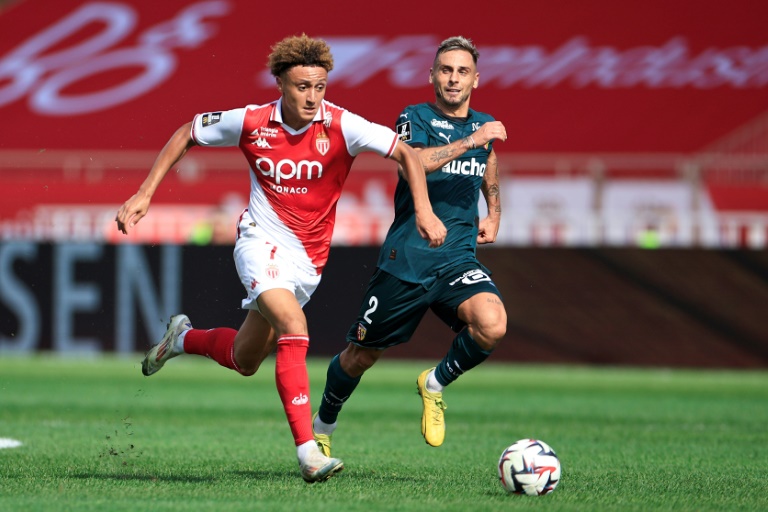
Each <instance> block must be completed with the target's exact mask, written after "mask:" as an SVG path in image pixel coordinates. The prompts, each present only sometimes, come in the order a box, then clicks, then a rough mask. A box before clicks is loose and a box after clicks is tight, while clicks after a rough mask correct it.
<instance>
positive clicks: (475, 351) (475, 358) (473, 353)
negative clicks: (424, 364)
mask: <svg viewBox="0 0 768 512" xmlns="http://www.w3.org/2000/svg"><path fill="white" fill-rule="evenodd" d="M491 352H492V351H487V350H483V349H482V348H480V345H478V344H477V342H476V341H475V340H474V339H473V338H472V336H471V335H470V334H469V329H464V330H463V331H461V332H460V333H459V334H457V335H456V337H455V338H453V343H452V344H451V348H450V349H449V350H448V353H447V354H446V355H445V357H444V358H443V360H442V361H440V364H438V365H437V367H436V368H435V378H436V379H437V382H439V383H440V384H442V385H443V386H447V385H448V384H450V383H451V382H453V381H455V380H456V379H458V378H459V377H460V376H461V374H462V373H464V372H466V371H469V370H471V369H472V368H474V367H475V366H477V365H479V364H480V363H482V362H483V361H485V360H486V359H487V358H488V356H489V355H491Z"/></svg>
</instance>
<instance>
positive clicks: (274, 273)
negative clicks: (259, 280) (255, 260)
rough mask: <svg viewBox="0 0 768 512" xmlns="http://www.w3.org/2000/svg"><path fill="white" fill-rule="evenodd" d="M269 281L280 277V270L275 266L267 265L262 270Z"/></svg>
mask: <svg viewBox="0 0 768 512" xmlns="http://www.w3.org/2000/svg"><path fill="white" fill-rule="evenodd" d="M264 272H266V274H267V276H268V277H269V278H270V279H277V278H278V277H279V276H280V269H279V268H278V266H277V265H273V264H271V263H270V264H269V265H267V268H266V269H265V270H264Z"/></svg>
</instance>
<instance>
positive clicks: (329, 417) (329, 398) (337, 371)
mask: <svg viewBox="0 0 768 512" xmlns="http://www.w3.org/2000/svg"><path fill="white" fill-rule="evenodd" d="M361 378H362V376H361V377H355V378H353V377H350V376H349V375H347V372H345V371H344V369H343V368H342V367H341V362H340V361H339V356H338V354H337V355H336V356H334V358H333V359H331V363H330V364H329V365H328V373H327V374H326V378H325V389H324V390H323V398H322V401H321V402H320V410H319V411H318V416H319V417H320V421H322V422H323V423H329V424H330V423H335V422H336V417H337V416H338V415H339V412H341V408H342V407H343V406H344V402H346V401H347V398H349V397H350V395H352V392H353V391H354V390H355V388H356V387H357V384H358V383H359V382H360V379H361Z"/></svg>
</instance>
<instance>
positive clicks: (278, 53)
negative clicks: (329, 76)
mask: <svg viewBox="0 0 768 512" xmlns="http://www.w3.org/2000/svg"><path fill="white" fill-rule="evenodd" d="M293 66H320V67H321V68H323V69H325V70H326V71H330V70H332V69H333V55H331V48H330V47H329V46H328V43H326V42H325V41H323V40H322V39H314V38H312V37H309V36H308V35H307V34H301V35H300V36H291V37H286V38H285V39H283V40H282V41H279V42H277V43H275V45H274V46H272V53H270V54H269V59H268V60H267V67H269V70H270V71H271V72H272V74H273V75H274V76H280V75H282V74H283V73H284V72H286V71H288V70H289V69H291V68H292V67H293Z"/></svg>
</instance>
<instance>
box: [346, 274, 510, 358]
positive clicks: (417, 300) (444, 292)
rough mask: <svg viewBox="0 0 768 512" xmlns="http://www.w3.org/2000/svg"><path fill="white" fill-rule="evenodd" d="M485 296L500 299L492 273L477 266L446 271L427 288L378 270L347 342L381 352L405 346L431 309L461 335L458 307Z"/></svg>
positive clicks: (461, 327) (348, 334)
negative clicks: (476, 296) (493, 296)
mask: <svg viewBox="0 0 768 512" xmlns="http://www.w3.org/2000/svg"><path fill="white" fill-rule="evenodd" d="M483 292H488V293H493V294H495V295H497V296H498V297H499V299H501V294H500V293H499V290H498V288H496V285H495V284H493V281H492V280H491V277H490V272H489V271H488V269H486V268H485V267H484V266H483V265H481V264H480V263H477V262H475V263H472V262H467V263H465V264H462V265H457V266H456V267H455V268H451V269H447V270H445V271H443V272H441V273H440V274H439V275H438V277H437V279H436V280H435V281H434V282H432V283H431V284H430V285H428V286H424V285H422V284H418V283H409V282H406V281H402V280H400V279H398V278H397V277H395V276H393V275H392V274H388V273H387V272H384V271H383V270H381V269H377V270H376V272H375V273H374V274H373V276H372V277H371V280H370V281H369V282H368V289H367V290H366V291H365V296H364V298H363V302H362V304H361V306H360V312H359V313H358V316H357V320H356V321H355V323H354V324H352V327H350V329H349V332H348V333H347V341H348V342H350V343H354V344H356V345H360V346H361V347H368V348H381V349H384V348H387V347H391V346H394V345H399V344H400V343H405V342H407V341H408V340H410V339H411V336H413V333H414V331H415V330H416V327H418V325H419V322H421V319H422V318H423V317H424V314H425V313H426V312H427V309H432V311H433V312H434V313H435V314H436V315H437V316H438V317H439V318H440V319H441V320H442V321H443V322H445V324H446V325H448V326H449V327H450V328H451V329H453V331H454V332H459V331H461V330H462V329H463V328H464V327H465V326H466V324H465V323H464V322H462V321H461V320H460V319H459V317H458V307H459V305H460V304H461V303H462V302H464V301H465V300H467V299H469V298H470V297H472V296H474V295H477V294H478V293H483Z"/></svg>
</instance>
